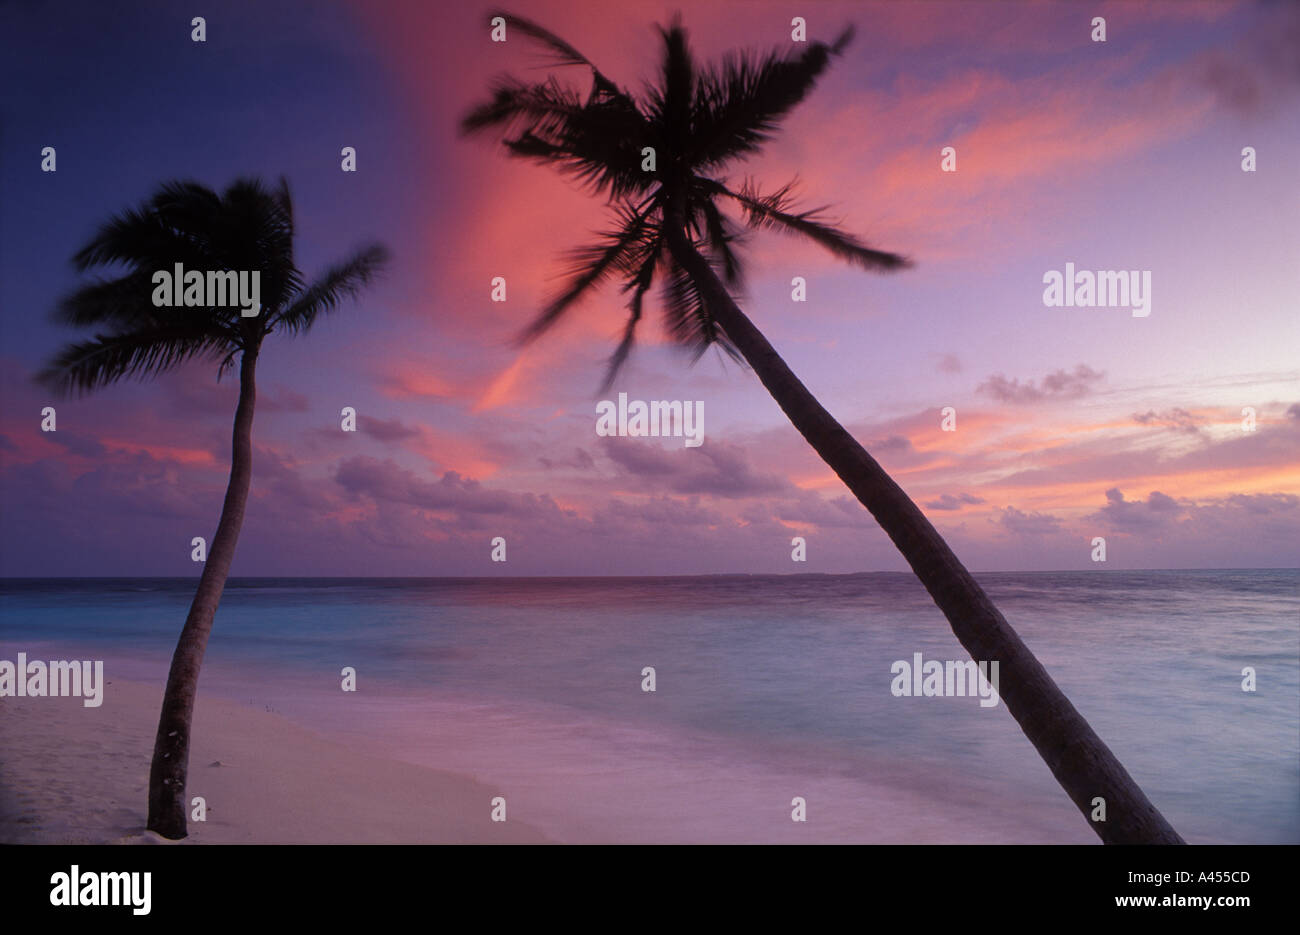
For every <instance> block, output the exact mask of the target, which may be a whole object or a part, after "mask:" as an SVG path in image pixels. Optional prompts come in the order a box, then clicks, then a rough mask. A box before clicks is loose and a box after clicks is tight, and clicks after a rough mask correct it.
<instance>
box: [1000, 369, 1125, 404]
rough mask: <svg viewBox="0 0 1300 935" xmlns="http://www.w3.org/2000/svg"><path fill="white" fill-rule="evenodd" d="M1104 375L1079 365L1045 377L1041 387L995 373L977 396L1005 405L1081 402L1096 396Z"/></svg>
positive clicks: (1030, 381) (1031, 382)
mask: <svg viewBox="0 0 1300 935" xmlns="http://www.w3.org/2000/svg"><path fill="white" fill-rule="evenodd" d="M1104 376H1105V373H1103V372H1101V371H1097V370H1093V369H1092V368H1091V367H1089V366H1088V365H1087V364H1079V365H1078V366H1077V367H1075V368H1074V370H1073V371H1070V370H1057V371H1056V372H1055V373H1049V374H1048V375H1047V376H1045V377H1043V379H1042V382H1041V383H1040V384H1035V383H1034V381H1033V380H1026V381H1025V382H1024V383H1021V382H1020V380H1019V379H1014V380H1009V379H1007V377H1006V376H1004V375H1003V374H1000V373H995V374H993V376H991V377H989V378H988V379H987V380H985V381H984V382H983V383H981V384H980V385H979V386H978V387H976V389H975V392H977V393H983V394H985V395H986V396H991V397H992V398H993V399H996V400H998V401H999V402H1003V403H1037V402H1042V401H1044V400H1050V399H1078V398H1080V397H1082V396H1087V395H1088V394H1089V393H1091V392H1093V390H1094V388H1095V386H1096V384H1097V382H1098V381H1099V380H1101V379H1102V378H1103V377H1104Z"/></svg>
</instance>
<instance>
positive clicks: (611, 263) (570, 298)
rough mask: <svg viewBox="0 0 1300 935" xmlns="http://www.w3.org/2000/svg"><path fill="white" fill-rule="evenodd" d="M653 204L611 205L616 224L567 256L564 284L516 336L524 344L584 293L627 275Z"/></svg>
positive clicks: (653, 207) (538, 335) (645, 228)
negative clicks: (639, 206) (617, 274)
mask: <svg viewBox="0 0 1300 935" xmlns="http://www.w3.org/2000/svg"><path fill="white" fill-rule="evenodd" d="M654 210H655V206H654V205H653V204H651V205H649V206H648V207H645V208H643V209H641V210H638V209H637V208H635V207H633V206H632V205H630V204H627V203H620V204H617V205H615V207H614V214H615V216H616V217H617V219H618V223H617V224H616V225H615V226H614V227H613V228H612V229H610V230H607V231H605V232H603V233H602V234H600V235H599V236H600V238H601V239H600V240H599V241H598V242H597V243H594V244H590V245H587V246H583V247H578V248H576V249H574V250H572V251H570V253H569V257H568V267H567V269H566V270H565V272H564V274H563V275H564V278H565V280H566V283H565V285H564V287H563V288H562V289H560V290H559V292H558V293H557V294H556V295H555V296H554V297H553V298H552V299H551V300H550V301H549V302H547V303H546V306H545V307H544V308H543V309H542V311H541V312H540V313H539V314H538V316H537V317H536V318H535V319H533V321H532V322H531V323H530V324H529V325H528V327H527V328H525V329H524V331H523V332H522V333H521V334H520V336H519V339H518V340H519V342H520V343H523V344H527V343H529V342H531V341H533V340H536V339H537V338H538V337H540V336H541V335H542V334H544V333H545V332H546V331H547V330H549V329H550V328H551V326H552V325H554V324H555V323H556V322H557V321H559V320H560V318H561V317H562V316H563V315H564V313H565V312H567V311H568V310H569V309H571V308H572V307H573V305H574V303H576V302H577V301H578V300H579V299H581V298H582V297H583V296H584V295H585V294H586V293H587V292H588V290H590V289H592V288H593V287H595V286H596V285H598V284H600V283H601V282H603V281H604V280H605V279H606V278H607V277H608V276H609V275H610V274H611V273H614V272H624V273H626V272H629V270H630V268H631V267H632V265H633V263H634V262H635V256H636V247H637V245H638V244H639V243H642V242H643V241H644V240H645V239H646V237H647V234H648V232H649V228H650V226H651V225H650V215H651V214H652V213H653V211H654Z"/></svg>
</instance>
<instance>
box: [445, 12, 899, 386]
mask: <svg viewBox="0 0 1300 935" xmlns="http://www.w3.org/2000/svg"><path fill="white" fill-rule="evenodd" d="M509 25H510V28H512V29H514V30H516V31H518V32H521V33H523V34H524V35H525V36H527V37H529V38H531V39H533V40H536V41H537V42H538V43H540V44H541V46H542V47H543V48H544V49H545V50H546V51H547V52H548V53H549V54H550V55H551V58H552V60H553V61H554V63H555V64H557V65H565V66H572V65H577V66H582V67H585V68H588V69H590V71H591V75H592V86H591V90H590V92H589V93H588V94H587V95H586V96H585V99H584V97H583V95H582V94H581V93H580V92H579V91H577V90H575V89H573V88H570V87H567V86H565V85H563V84H561V83H560V82H559V81H557V80H556V79H555V78H554V77H551V78H549V79H548V80H546V81H544V82H540V83H531V84H529V83H525V82H522V81H519V80H518V79H516V78H513V77H510V76H505V77H501V78H498V79H497V81H496V83H495V85H494V87H493V93H492V97H491V99H490V100H488V101H486V102H484V103H482V104H480V105H479V106H477V107H475V108H474V109H473V110H471V111H470V112H469V113H468V114H467V115H466V116H465V117H464V118H463V120H462V123H461V128H462V130H463V132H465V133H478V132H484V131H495V132H496V133H498V134H500V135H501V137H502V140H503V142H504V145H505V147H506V149H507V151H508V153H509V154H510V155H512V156H515V157H518V158H522V159H530V160H534V161H537V162H540V163H544V164H548V165H553V166H555V167H557V168H558V169H560V170H561V171H563V172H565V173H567V174H570V175H572V176H574V177H575V178H577V179H578V180H579V181H580V182H582V183H583V184H585V185H587V186H589V187H590V188H591V189H592V190H593V192H595V193H597V194H602V195H605V196H606V197H607V199H608V201H609V205H610V207H611V209H612V211H613V215H614V224H613V225H612V226H611V227H610V228H609V229H608V230H606V231H604V232H603V233H601V234H600V235H599V237H600V239H599V240H598V241H597V242H595V243H592V244H590V245H588V246H584V247H580V248H578V249H576V250H574V251H573V252H572V254H571V256H570V264H569V267H568V268H567V269H566V271H565V273H566V275H565V282H564V285H563V286H562V287H561V289H560V290H559V291H558V292H557V293H556V294H555V295H554V296H553V297H552V298H551V300H550V301H549V302H548V303H547V304H546V306H545V307H544V308H543V310H542V311H541V313H540V314H539V315H538V316H537V318H536V319H535V320H534V321H533V323H532V324H531V325H530V326H529V327H528V328H527V329H526V331H525V332H524V335H523V337H524V339H525V340H531V339H532V338H535V337H537V336H538V335H540V334H541V333H542V332H544V331H545V330H546V329H548V328H549V327H550V326H551V325H553V324H554V323H555V322H556V321H557V320H558V319H559V318H560V317H561V316H562V315H564V313H565V312H566V311H568V310H569V309H570V308H571V307H572V306H573V305H574V303H576V302H577V301H578V300H579V299H580V298H582V297H583V295H584V294H585V293H587V292H588V291H589V290H591V289H593V288H594V287H596V286H597V285H599V284H600V283H602V282H603V281H604V280H606V279H607V278H609V277H611V276H617V277H618V278H619V279H620V280H621V288H622V291H623V292H624V293H630V300H629V302H628V309H629V311H630V315H629V318H628V322H627V325H626V327H625V329H624V332H623V338H622V340H621V342H620V343H619V345H618V347H617V349H616V350H615V352H614V355H613V357H612V358H611V360H610V364H609V369H608V371H607V374H606V380H605V383H606V386H608V385H609V383H610V382H611V381H612V380H613V378H614V376H615V374H616V373H617V371H618V369H619V367H620V366H621V365H622V364H623V362H624V361H625V360H626V358H627V355H628V353H629V352H630V351H631V348H632V343H633V340H634V336H635V331H636V327H637V324H638V322H639V321H640V319H641V314H642V304H643V301H644V298H645V295H646V293H647V292H648V291H649V290H650V288H651V286H652V285H653V284H654V282H655V281H656V278H658V280H659V282H660V283H661V305H662V308H663V312H664V315H665V319H666V324H667V326H668V330H669V333H670V335H671V336H672V337H673V339H674V340H675V341H676V342H677V343H679V344H681V345H683V346H685V347H688V348H690V349H691V350H693V351H694V353H695V355H696V356H697V357H698V356H699V354H701V353H703V351H704V350H705V349H706V348H708V347H709V346H710V345H711V344H717V345H718V346H719V347H721V348H722V349H723V350H725V351H727V352H728V353H729V354H731V355H732V356H733V357H735V356H736V353H735V350H734V348H732V346H731V343H730V342H729V341H728V340H727V336H726V335H725V334H724V333H723V332H721V331H720V330H719V329H718V327H717V325H716V323H715V321H714V318H713V316H712V315H711V314H710V311H709V308H708V305H707V302H706V301H705V299H704V297H703V296H702V294H701V291H700V289H699V288H698V284H697V283H696V282H695V281H694V280H693V278H692V277H691V276H690V275H688V274H687V273H686V272H685V271H684V270H683V269H682V267H681V266H680V264H679V263H678V262H677V261H676V260H675V259H674V257H673V255H672V252H671V251H670V249H669V245H668V242H667V240H668V236H669V234H670V231H669V227H670V226H674V227H676V229H677V230H678V231H683V232H684V233H685V234H686V236H687V237H688V238H689V241H690V243H691V245H692V246H693V247H695V248H696V249H697V250H698V251H699V252H700V253H701V254H703V255H704V256H705V257H706V258H707V260H708V261H709V262H710V264H711V265H712V266H713V267H714V268H715V270H717V271H719V272H720V273H721V275H722V278H723V279H724V280H725V282H726V283H727V284H728V285H731V286H738V285H740V284H741V282H742V272H743V269H742V262H741V259H740V257H738V256H737V253H736V249H735V248H736V246H737V245H738V244H739V242H740V240H741V232H740V229H739V228H738V226H737V225H736V224H735V223H734V222H733V221H732V220H731V218H729V217H728V215H727V214H726V213H724V211H723V210H722V209H721V208H720V205H721V204H727V205H728V206H729V207H731V208H733V209H739V210H740V212H741V214H742V215H743V217H744V220H745V221H746V222H747V223H748V225H749V226H750V227H753V228H772V229H776V230H781V231H784V232H787V233H792V234H795V235H799V236H802V237H806V238H809V239H811V240H813V241H815V242H816V243H818V244H820V245H821V246H823V247H825V248H827V249H828V250H830V251H831V252H832V253H833V254H835V255H836V256H838V257H840V258H841V259H844V260H847V261H849V262H852V263H855V264H857V265H858V266H861V267H863V268H865V269H870V270H892V269H898V268H900V267H903V266H906V265H907V261H906V260H905V259H904V258H903V257H901V256H898V255H896V254H893V253H886V252H883V251H880V250H874V249H872V248H871V247H869V246H867V245H866V244H864V243H862V242H861V241H860V240H858V239H857V238H856V237H854V236H853V235H851V234H848V233H846V232H845V231H843V230H841V229H839V228H838V227H836V226H835V225H834V224H832V223H830V222H829V221H828V220H827V219H826V218H825V217H824V216H823V211H824V209H822V208H817V209H813V210H804V211H799V210H796V208H795V206H794V204H793V198H792V189H793V183H791V184H787V185H784V186H782V187H780V188H778V189H775V190H773V191H771V192H769V193H767V194H764V193H763V192H762V191H761V190H760V189H759V187H758V186H757V185H756V184H755V183H754V182H752V181H751V180H748V179H747V180H744V181H743V182H742V183H741V184H740V185H739V186H734V187H733V186H731V185H730V184H729V183H728V181H727V179H726V177H725V175H723V174H722V173H723V172H724V171H725V170H726V169H727V167H728V166H729V165H730V164H731V163H733V162H735V161H736V160H738V159H740V158H743V157H745V156H748V155H750V154H751V153H753V152H755V151H756V150H758V149H759V148H760V146H761V145H762V144H763V143H765V142H767V141H768V140H769V139H771V138H772V136H773V134H774V133H775V131H776V129H777V128H778V126H779V125H780V123H781V121H782V120H783V119H784V118H785V116H786V115H787V114H788V113H789V112H790V111H791V110H792V109H793V108H794V107H795V106H796V105H797V104H799V102H800V101H802V100H803V99H804V98H805V97H806V96H807V95H808V93H809V92H810V91H811V90H812V88H813V86H814V85H815V84H816V82H817V79H818V77H819V76H820V75H821V74H822V72H823V71H825V69H826V67H827V65H828V64H829V62H830V59H831V57H832V56H833V55H838V54H839V53H841V52H842V51H843V49H844V48H845V46H846V45H847V44H848V42H849V40H850V39H851V38H852V30H851V29H846V30H845V31H844V32H843V33H842V34H841V35H840V36H839V38H837V39H836V40H835V42H833V43H831V44H829V45H827V44H825V43H821V42H812V43H809V44H808V46H807V48H806V49H805V50H803V51H801V52H798V53H795V54H789V55H782V54H780V53H778V52H771V53H769V54H767V55H764V56H754V55H746V54H735V55H731V56H728V57H725V58H724V59H722V61H721V62H720V63H718V64H717V65H715V66H713V67H701V66H699V65H698V64H697V63H696V62H695V60H694V58H693V56H692V54H691V51H690V48H689V46H688V43H687V36H686V31H685V29H683V28H682V26H681V25H680V23H679V22H677V21H674V22H673V23H672V24H671V25H670V26H669V27H668V28H663V27H660V28H659V34H660V37H661V39H662V45H663V51H662V63H661V66H660V73H659V76H658V81H657V82H656V83H655V84H653V85H650V86H648V87H647V88H646V90H645V92H644V93H643V94H642V95H641V96H639V97H637V96H634V95H632V94H630V93H628V92H627V91H624V90H622V89H620V88H619V87H618V86H617V85H615V84H614V82H612V81H611V80H610V79H609V78H607V77H606V76H605V75H604V74H602V73H601V71H600V70H599V69H598V68H596V66H595V65H593V64H592V63H591V62H590V61H589V60H588V59H587V58H586V57H585V56H583V55H582V54H581V53H580V52H578V50H577V49H575V48H574V47H573V46H571V45H570V44H569V43H567V42H565V41H564V40H563V39H561V38H559V37H558V36H556V35H554V34H553V33H550V32H548V31H547V30H545V29H543V28H542V27H540V26H538V25H536V24H535V23H532V22H530V21H528V20H525V19H521V18H519V17H514V16H512V17H509ZM645 147H652V148H653V149H654V152H655V162H656V171H653V172H648V171H644V170H643V168H642V165H643V160H644V155H643V149H644V148H645Z"/></svg>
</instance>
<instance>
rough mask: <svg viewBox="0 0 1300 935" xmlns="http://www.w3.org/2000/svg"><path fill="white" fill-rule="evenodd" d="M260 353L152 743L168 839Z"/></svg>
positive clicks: (161, 829)
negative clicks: (221, 501) (222, 499)
mask: <svg viewBox="0 0 1300 935" xmlns="http://www.w3.org/2000/svg"><path fill="white" fill-rule="evenodd" d="M256 366H257V349H253V350H252V351H247V350H246V351H245V352H244V353H243V355H242V359H241V361H240V365H239V406H238V408H236V409H235V426H234V432H233V439H232V444H231V456H230V483H229V484H228V485H227V487H226V500H225V503H224V505H223V506H222V507H221V520H220V522H219V523H218V524H217V534H216V535H215V536H213V538H212V547H211V548H210V549H209V550H208V557H207V561H206V563H205V564H204V566H203V574H202V575H201V576H200V577H199V587H198V590H197V591H196V592H195V594H194V602H193V603H192V604H191V605H190V612H189V615H188V616H187V617H186V618H185V626H184V628H183V629H182V630H181V637H180V640H179V641H178V642H177V644H176V652H175V653H174V654H173V655H172V665H171V670H170V671H169V672H168V674H167V689H166V692H165V693H164V694H163V704H162V715H161V716H160V718H159V720H158V735H157V737H156V738H155V739H154V747H153V764H152V766H151V767H150V769H149V820H148V824H147V827H148V828H149V830H150V831H156V832H157V833H158V834H161V835H162V836H163V837H166V838H183V837H185V835H186V833H187V832H186V827H185V811H186V807H187V803H186V800H185V781H186V773H187V771H188V768H189V761H190V723H191V719H192V718H193V715H194V696H195V693H196V692H197V691H198V687H199V667H200V666H201V665H202V664H203V654H204V652H205V650H206V649H207V646H208V634H209V633H210V632H211V631H212V621H213V618H214V617H215V616H216V613H217V605H218V604H219V603H220V602H221V592H222V591H223V590H224V589H225V586H226V576H227V575H228V574H229V573H230V562H231V560H232V559H233V558H234V557H235V543H236V542H237V541H238V539H239V529H240V527H241V526H242V525H243V523H244V508H245V506H246V505H247V503H248V489H249V485H250V483H251V481H252V476H253V405H254V402H255V401H256V398H257V387H256V384H255V381H254V376H253V374H254V370H255V368H256Z"/></svg>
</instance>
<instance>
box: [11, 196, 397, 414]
mask: <svg viewBox="0 0 1300 935" xmlns="http://www.w3.org/2000/svg"><path fill="white" fill-rule="evenodd" d="M293 237H294V220H293V202H292V199H291V198H290V196H289V187H288V184H287V182H285V180H284V179H281V180H280V182H279V184H278V185H277V186H276V187H275V188H272V189H268V188H267V187H265V186H263V185H262V183H260V182H258V181H256V180H251V179H245V180H240V181H237V182H235V183H234V184H232V185H230V186H229V187H228V188H227V189H226V191H225V192H224V193H223V194H220V195H218V194H217V193H216V192H214V191H212V190H211V189H209V188H207V187H205V186H203V185H200V184H198V183H196V182H169V183H167V184H164V185H162V186H161V187H160V188H159V189H158V191H157V192H156V193H155V194H154V195H153V196H152V197H151V198H149V199H148V200H147V201H146V202H145V203H144V204H142V205H141V206H140V207H139V208H135V209H128V210H126V211H123V212H122V213H120V214H118V215H117V216H115V217H113V218H111V219H110V220H109V221H108V222H107V223H105V224H104V225H103V226H102V227H101V228H100V229H99V231H98V233H96V234H95V236H94V237H93V238H92V239H91V241H90V242H89V243H88V244H87V245H86V246H85V247H84V248H82V249H81V251H80V252H78V253H77V254H76V255H75V256H74V257H73V264H74V265H75V266H76V267H77V269H78V270H81V271H86V270H89V269H91V268H93V267H103V266H113V265H119V266H125V267H126V271H125V272H124V273H122V274H121V275H118V276H117V277H115V278H110V279H103V278H101V279H99V280H97V281H95V282H92V283H88V284H86V285H84V286H81V287H80V288H78V289H77V290H76V291H75V292H73V293H72V294H71V295H69V296H67V297H66V298H64V299H63V300H62V301H61V302H60V303H59V305H58V307H57V308H56V310H55V318H56V319H57V320H59V321H62V322H63V323H65V324H69V325H73V326H76V327H82V328H99V329H104V330H101V331H99V332H98V333H96V334H95V336H94V337H93V338H91V339H89V340H85V341H79V342H76V343H73V344H69V345H68V346H66V347H65V348H64V349H63V350H62V351H60V352H59V354H58V355H57V356H55V358H54V359H53V360H52V361H51V362H50V363H49V365H48V366H47V367H46V368H45V369H44V370H43V371H42V372H41V373H40V374H39V375H38V377H37V379H38V380H39V381H41V382H43V383H44V384H46V385H47V386H50V387H52V388H55V389H58V390H61V391H64V392H81V393H84V392H89V391H91V390H94V389H97V388H99V387H102V386H105V385H107V384H109V383H113V382H116V381H118V380H121V379H125V378H129V377H136V378H141V379H143V378H147V377H150V376H154V375H157V374H159V373H162V372H164V371H166V370H169V369H171V368H173V367H175V366H177V365H179V364H180V363H182V362H184V361H186V360H189V359H191V358H206V359H212V360H215V361H220V364H221V366H220V369H219V371H218V376H220V374H221V373H224V372H225V370H226V369H227V368H228V367H230V366H231V365H232V364H233V363H234V361H235V358H236V357H237V356H238V355H239V354H241V353H250V352H251V353H253V354H256V353H257V351H258V349H259V348H260V347H261V343H262V340H263V339H264V338H265V337H266V335H268V334H270V333H271V332H272V331H274V330H276V329H280V330H281V331H286V332H289V333H297V332H302V331H306V330H307V329H309V328H311V326H312V325H313V323H314V322H315V321H316V319H317V317H318V316H319V315H321V314H322V313H324V312H328V311H330V310H332V309H334V308H336V307H337V306H338V305H339V303H340V302H341V301H342V300H343V299H344V298H346V297H349V296H353V295H355V294H356V293H357V292H358V291H359V290H360V288H361V287H362V286H363V285H365V284H366V283H368V282H370V280H371V279H372V278H373V277H374V276H375V274H376V273H377V272H378V270H379V268H380V267H381V266H382V265H383V264H384V263H385V262H386V260H387V251H386V250H385V248H384V247H382V246H380V245H378V244H375V245H371V246H369V247H366V248H364V249H362V250H360V251H359V252H357V253H356V254H354V255H353V256H352V257H350V258H349V259H347V260H345V261H344V262H342V263H339V264H336V265H334V266H332V267H330V268H329V269H327V270H326V271H325V273H324V274H323V275H322V276H320V278H318V279H317V280H316V281H315V282H313V283H311V284H307V283H306V282H305V280H304V278H303V275H302V273H301V271H299V269H298V268H297V266H296V265H295V263H294V255H293ZM176 263H180V264H182V265H183V267H184V268H185V269H187V270H236V271H241V270H242V271H247V272H250V273H251V272H252V271H254V270H257V271H259V272H260V278H261V299H262V309H261V311H260V312H259V313H258V314H257V315H256V316H254V317H248V318H245V317H242V315H241V313H240V310H239V308H237V307H232V306H219V305H210V306H204V307H192V308H182V309H176V308H167V307H163V308H159V307H155V306H154V304H153V301H152V294H153V289H154V286H153V285H152V276H153V274H154V272H155V271H158V270H168V271H170V270H171V269H172V268H173V266H174V264H176Z"/></svg>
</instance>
